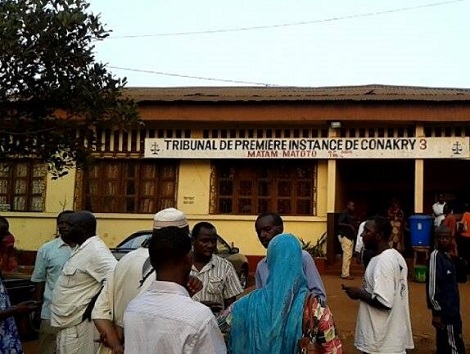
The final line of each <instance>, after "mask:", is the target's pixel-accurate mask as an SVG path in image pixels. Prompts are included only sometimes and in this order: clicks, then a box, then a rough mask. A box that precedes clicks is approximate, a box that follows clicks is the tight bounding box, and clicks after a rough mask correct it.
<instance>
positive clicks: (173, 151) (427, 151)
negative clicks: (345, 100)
mask: <svg viewBox="0 0 470 354" xmlns="http://www.w3.org/2000/svg"><path fill="white" fill-rule="evenodd" d="M469 141H470V139H469V138H468V137H467V138H460V137H459V138H298V139H282V138H279V139H276V138H273V139H268V138H266V139H243V138H234V139H153V138H149V139H145V154H144V156H145V157H146V158H175V159H227V158H229V159H246V158H248V159H261V158H262V159H293V158H294V159H343V158H349V159H428V158H469V157H470V153H469Z"/></svg>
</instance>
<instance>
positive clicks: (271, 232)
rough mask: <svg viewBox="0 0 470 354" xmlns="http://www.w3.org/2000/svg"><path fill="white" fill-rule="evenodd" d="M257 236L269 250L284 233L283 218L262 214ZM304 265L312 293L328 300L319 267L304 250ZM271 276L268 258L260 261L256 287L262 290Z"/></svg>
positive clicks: (256, 223)
mask: <svg viewBox="0 0 470 354" xmlns="http://www.w3.org/2000/svg"><path fill="white" fill-rule="evenodd" d="M255 229H256V234H257V235H258V239H259V240H260V242H261V243H262V245H263V246H264V248H266V249H267V248H268V245H269V242H270V241H271V240H272V239H273V238H274V237H275V236H277V235H279V234H282V233H283V232H284V223H283V221H282V218H281V217H280V216H279V215H278V214H276V213H262V214H260V215H258V218H257V219H256V222H255ZM302 264H303V269H304V272H305V276H306V278H307V285H308V288H309V289H310V291H311V292H312V293H313V294H315V295H318V296H320V298H321V299H323V300H326V292H325V287H324V286H323V282H322V280H321V277H320V274H319V273H318V270H317V267H316V266H315V263H314V261H313V258H312V256H311V255H310V254H309V253H308V252H307V251H304V250H302ZM268 276H269V269H268V263H267V262H266V257H265V258H263V259H262V260H261V261H259V263H258V265H257V267H256V275H255V280H256V287H257V288H262V287H263V286H265V285H266V282H267V280H268Z"/></svg>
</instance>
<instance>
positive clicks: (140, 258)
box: [92, 208, 189, 353]
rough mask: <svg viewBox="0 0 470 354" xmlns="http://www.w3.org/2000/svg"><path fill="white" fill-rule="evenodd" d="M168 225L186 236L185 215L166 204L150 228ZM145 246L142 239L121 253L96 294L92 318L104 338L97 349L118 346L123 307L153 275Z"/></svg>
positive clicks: (106, 349) (122, 325)
mask: <svg viewBox="0 0 470 354" xmlns="http://www.w3.org/2000/svg"><path fill="white" fill-rule="evenodd" d="M170 226H173V227H178V228H185V229H187V232H188V237H189V224H188V219H187V218H186V215H185V213H183V212H182V211H181V210H178V209H175V208H167V209H163V210H161V211H159V212H158V213H156V214H155V216H154V217H153V229H154V230H158V229H162V228H164V227H170ZM147 247H148V242H144V243H143V244H142V247H139V248H138V249H136V250H134V251H131V252H129V253H128V254H126V255H125V256H124V257H122V258H121V260H120V261H119V262H118V263H117V265H116V268H115V269H114V273H113V275H112V276H110V277H108V279H109V280H108V282H107V283H106V284H105V286H104V288H103V290H102V291H101V294H100V295H99V296H98V299H97V301H96V304H95V307H94V309H93V313H92V319H93V320H94V322H95V325H96V327H97V328H98V330H99V332H100V334H101V337H102V338H104V344H105V345H103V344H102V345H101V347H100V350H99V351H98V352H99V353H111V350H112V349H114V350H115V351H118V350H120V349H122V343H123V339H124V338H123V327H124V323H123V317H124V311H125V310H126V307H127V305H128V304H129V302H130V301H131V300H132V299H133V298H135V297H136V296H137V295H138V294H140V293H141V292H142V291H144V290H146V289H147V288H148V286H149V285H150V284H151V282H152V280H153V278H154V277H149V275H150V274H152V273H153V269H152V267H151V265H150V262H149V252H148V248H147Z"/></svg>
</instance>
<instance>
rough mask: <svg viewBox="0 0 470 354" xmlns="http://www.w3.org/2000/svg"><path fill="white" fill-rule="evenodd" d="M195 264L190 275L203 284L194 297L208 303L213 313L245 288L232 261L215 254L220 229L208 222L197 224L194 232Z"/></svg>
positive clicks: (224, 306)
mask: <svg viewBox="0 0 470 354" xmlns="http://www.w3.org/2000/svg"><path fill="white" fill-rule="evenodd" d="M191 236H192V238H193V244H194V263H193V266H192V268H191V275H192V276H195V277H197V278H198V279H199V280H200V281H201V282H202V284H203V288H202V290H201V291H199V292H198V293H196V294H195V295H194V296H193V299H194V300H196V301H199V302H201V303H203V304H204V305H206V306H209V307H210V308H211V310H212V311H213V312H214V313H217V312H219V311H220V310H222V309H225V308H227V307H228V306H230V304H232V303H233V302H234V301H235V298H236V296H237V295H239V294H240V293H241V292H242V291H243V288H242V286H241V285H240V280H239V279H238V276H237V272H236V271H235V268H234V267H233V265H232V263H230V262H229V261H227V260H226V259H223V258H221V257H219V256H217V255H215V254H214V251H216V250H217V230H216V229H215V226H214V225H212V224H211V223H208V222H200V223H197V224H196V225H194V227H193V230H192V232H191Z"/></svg>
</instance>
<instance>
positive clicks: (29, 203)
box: [0, 160, 47, 211]
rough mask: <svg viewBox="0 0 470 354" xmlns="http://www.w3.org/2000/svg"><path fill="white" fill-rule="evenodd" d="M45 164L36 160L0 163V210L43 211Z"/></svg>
mask: <svg viewBox="0 0 470 354" xmlns="http://www.w3.org/2000/svg"><path fill="white" fill-rule="evenodd" d="M46 176H47V166H46V165H45V164H43V163H41V162H39V161H36V160H18V161H10V162H2V163H0V210H4V211H44V204H45V199H46Z"/></svg>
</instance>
